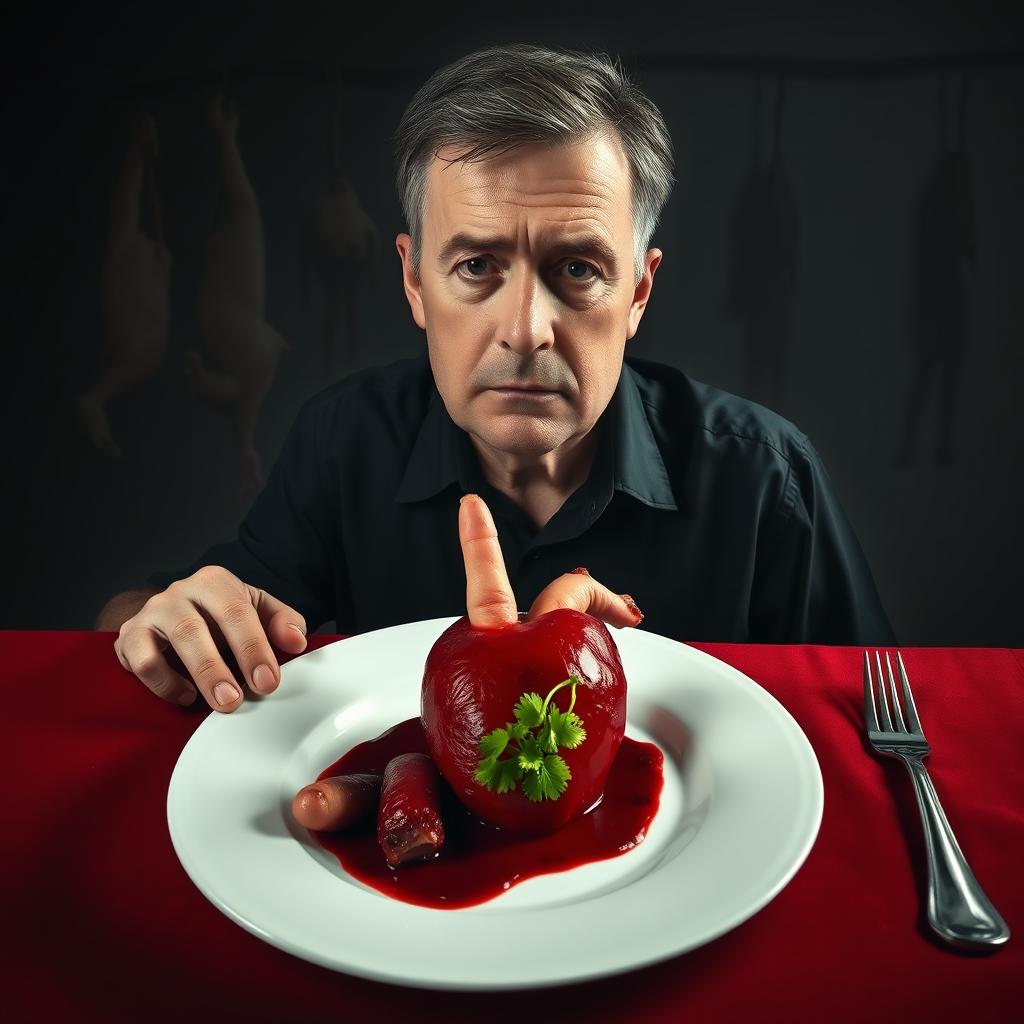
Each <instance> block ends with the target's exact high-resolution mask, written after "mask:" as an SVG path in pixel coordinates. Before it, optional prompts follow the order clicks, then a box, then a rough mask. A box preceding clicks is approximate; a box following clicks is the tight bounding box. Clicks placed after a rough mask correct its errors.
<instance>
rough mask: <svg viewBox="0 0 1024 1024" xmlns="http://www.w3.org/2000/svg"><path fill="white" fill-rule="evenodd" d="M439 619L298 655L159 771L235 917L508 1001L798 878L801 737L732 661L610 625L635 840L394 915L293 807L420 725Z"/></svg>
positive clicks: (284, 938) (209, 889) (211, 881)
mask: <svg viewBox="0 0 1024 1024" xmlns="http://www.w3.org/2000/svg"><path fill="white" fill-rule="evenodd" d="M453 621H454V620H453V619H432V620H429V621H426V622H414V623H410V624H408V625H403V626H393V627H391V628H390V629H382V630H377V631H376V632H373V633H364V634H362V635H360V636H355V637H352V638H350V639H348V640H344V641H341V642H339V643H335V644H331V645H329V646H327V647H323V648H320V649H319V650H316V651H312V652H310V653H309V654H305V655H303V656H302V657H300V658H297V659H295V660H294V661H291V662H289V663H288V664H287V665H285V666H284V668H283V670H282V679H281V686H280V688H279V689H278V691H277V692H276V693H274V694H272V695H271V696H270V697H268V698H266V699H265V700H260V701H256V700H250V699H247V700H246V702H245V704H244V705H243V706H242V707H241V708H239V710H238V711H236V712H235V713H234V714H231V715H217V714H211V715H210V716H209V717H208V718H207V719H206V721H205V722H203V724H202V725H201V726H200V727H199V728H198V729H197V730H196V732H195V733H194V734H193V736H192V738H191V739H190V740H189V742H188V743H187V744H186V746H185V749H184V750H183V751H182V752H181V756H180V757H179V759H178V763H177V765H176V766H175V769H174V773H173V775H172V776H171V784H170V788H169V791H168V794H167V821H168V825H169V827H170V833H171V840H172V842H173V843H174V849H175V851H176V852H177V855H178V857H179V859H180V860H181V863H182V865H183V866H184V868H185V870H186V871H187V872H188V874H189V875H190V876H191V878H192V880H193V881H194V882H195V884H196V885H197V886H198V887H199V889H200V890H201V891H202V892H203V894H204V895H205V896H206V897H207V898H208V899H209V900H210V901H211V902H212V903H213V904H214V905H215V906H217V907H218V908H219V909H220V910H222V911H223V912H224V913H225V914H227V915H228V916H229V917H230V918H231V919H232V920H234V921H236V922H237V923H238V924H240V925H241V926H242V927H243V928H246V929H247V930H248V931H250V932H252V933H253V934H254V935H257V936H259V937H260V938H261V939H264V940H265V941H266V942H269V943H271V944H272V945H274V946H277V947H278V948H280V949H283V950H285V951H286V952H288V953H292V954H294V955H295V956H299V957H303V958H304V959H306V960H311V961H312V962H314V963H317V964H322V965H323V966H325V967H330V968H332V969H334V970H339V971H346V972H348V973H350V974H357V975H361V976H363V977H367V978H374V979H376V980H379V981H386V982H392V983H395V984H400V985H416V986H423V987H427V988H438V989H514V988H526V987H538V986H545V985H556V984H561V983H565V982H574V981H581V980H584V979H587V978H596V977H601V976H604V975H609V974H616V973H618V972H621V971H627V970H630V969H632V968H636V967H640V966H643V965H645V964H650V963H654V962H656V961H659V960H664V959H666V958H668V957H671V956H675V955H676V954H678V953H683V952H685V951H686V950H689V949H693V948H694V947H696V946H699V945H701V944H703V943H705V942H708V941H710V940H711V939H714V938H716V937H717V936H719V935H721V934H722V933H723V932H726V931H728V930H729V929H731V928H734V927H736V925H738V924H740V922H742V921H744V920H746V919H747V918H748V917H750V916H751V915H752V914H754V913H756V912H757V911H758V910H760V909H761V907H763V906H764V905H765V904H766V903H768V901H769V900H771V899H772V897H774V896H775V895H776V894H777V893H778V892H779V890H780V889H782V887H783V886H784V885H785V884H786V883H787V882H788V881H789V880H790V879H791V878H792V877H793V875H794V874H795V873H796V871H797V869H798V868H799V867H800V865H801V864H802V863H803V861H804V858H805V857H806V856H807V854H808V852H809V851H810V849H811V846H812V844H813V843H814V839H815V836H816V835H817V833H818V826H819V825H820V823H821V812H822V804H823V790H822V782H821V772H820V770H819V768H818V762H817V759H816V758H815V756H814V751H813V750H812V749H811V745H810V743H808V741H807V738H806V737H805V736H804V734H803V732H802V731H801V730H800V727H799V726H798V725H797V724H796V722H794V721H793V719H792V718H791V717H790V715H789V713H788V712H787V711H786V710H785V708H783V707H782V705H781V704H779V703H778V701H776V700H775V698H774V697H772V696H771V695H770V694H768V693H767V692H766V691H765V690H763V689H762V688H761V687H759V686H758V685H757V684H756V683H754V682H753V681H752V680H750V679H748V678H747V677H746V676H744V675H743V674H741V673H740V672H737V671H736V670H735V669H733V668H731V667H730V666H729V665H726V664H724V663H723V662H721V661H718V660H717V659H715V658H712V657H711V656H710V655H707V654H704V653H703V652H701V651H697V650H695V649H694V648H692V647H687V646H685V645H684V644H680V643H677V642H676V641H675V640H669V639H667V638H665V637H662V636H656V635H654V634H651V633H645V632H643V631H641V630H628V629H627V630H621V631H619V630H616V631H614V636H615V640H616V643H617V644H618V647H619V652H620V654H621V656H622V663H623V666H624V668H625V670H626V678H627V680H628V686H629V691H628V698H627V725H626V735H627V736H632V737H633V738H634V739H639V740H648V741H651V742H654V743H656V744H658V746H659V747H660V748H661V749H662V750H663V751H664V753H665V785H664V790H663V792H662V798H661V804H660V806H659V809H658V813H657V815H656V816H655V818H654V821H653V822H652V823H651V825H650V828H649V830H648V835H647V838H646V840H645V841H644V842H643V843H641V844H640V845H639V846H638V847H636V848H635V849H633V850H631V851H630V852H628V853H625V854H623V855H622V856H619V857H614V858H612V859H611V860H605V861H600V862H598V863H595V864H587V865H584V866H583V867H580V868H574V869H572V870H570V871H565V872H560V873H557V874H550V875H543V876H540V877H538V878H531V879H528V880H527V881H525V882H522V883H520V884H519V885H516V886H513V887H512V888H511V889H509V890H508V891H507V892H505V893H503V894H502V895H501V896H499V897H497V898H496V899H494V900H491V901H489V902H487V903H483V904H480V905H478V906H475V907H469V908H466V909H462V910H435V909H430V908H426V907H418V906H413V905H411V904H407V903H402V902H399V901H396V900H393V899H391V898H390V897H388V896H385V895H383V894H382V893H379V892H377V891H376V890H374V889H370V888H368V887H366V886H364V885H363V884H361V883H360V882H358V881H356V880H355V879H353V878H352V877H351V876H349V875H347V874H346V873H345V872H344V870H343V869H342V868H341V866H340V865H339V864H338V862H337V860H336V859H335V858H334V857H332V856H331V855H330V854H328V853H327V852H326V851H324V850H323V849H322V848H321V847H320V846H319V845H317V844H316V843H315V842H313V840H312V839H311V838H310V837H309V835H308V833H306V832H305V830H304V829H301V828H300V827H299V826H297V825H296V824H295V823H294V821H292V819H291V815H290V811H289V808H290V806H291V799H292V797H293V796H294V795H295V793H296V792H297V791H298V790H299V789H301V788H302V787H303V786H304V785H306V784H307V783H309V782H311V781H313V780H314V779H315V778H316V776H317V775H318V774H319V773H320V772H321V771H322V770H323V769H324V768H326V767H327V766H328V765H329V764H331V763H332V762H333V761H335V760H337V759H338V758H339V757H340V756H341V755H342V754H343V753H344V752H345V751H346V750H348V749H350V748H351V747H353V746H355V745H356V744H357V743H361V742H363V741H364V740H368V739H372V738H373V737H375V736H377V735H379V734H380V733H381V732H383V731H384V730H385V729H388V728H390V727H391V726H392V725H394V724H396V723H397V722H400V721H402V720H404V719H407V718H412V717H415V716H416V715H418V714H419V701H420V682H421V679H422V675H423V663H424V661H425V659H426V656H427V651H428V650H429V649H430V647H431V645H432V644H433V642H434V640H436V639H437V637H438V635H439V634H440V633H441V631H442V630H443V629H444V628H445V627H447V626H448V625H449V624H450V623H451V622H453ZM546 934H547V935H550V934H557V936H558V942H557V955H551V950H552V948H553V947H552V946H551V944H550V943H547V942H538V941H537V939H538V937H539V936H543V935H546ZM496 935H500V936H501V942H500V944H496V943H495V942H494V938H495V936H496ZM499 945H500V949H499Z"/></svg>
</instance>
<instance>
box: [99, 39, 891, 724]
mask: <svg viewBox="0 0 1024 1024" xmlns="http://www.w3.org/2000/svg"><path fill="white" fill-rule="evenodd" d="M395 143H396V151H397V158H398V187H399V194H400V196H401V198H402V204H403V209H404V211H405V215H406V219H407V222H408V225H409V229H410V231H409V233H408V234H400V235H398V237H397V239H396V247H397V249H398V253H399V256H400V258H401V261H402V272H403V284H404V288H405V294H406V298H407V300H408V302H409V306H410V309H411V311H412V315H413V318H414V320H415V321H416V323H417V324H418V325H419V326H420V327H421V328H422V329H423V330H424V331H425V333H426V337H427V355H426V358H419V359H413V360H405V361H402V362H399V363H396V364H394V365H393V366H390V367H386V368H381V369H374V370H369V371H364V372H362V373H358V374H355V375H353V376H351V377H348V378H346V379H344V380H341V381H339V382H337V383H336V384H334V385H332V386H331V387H328V388H327V389H325V390H324V391H322V392H320V393H319V394H318V395H316V396H314V397H313V398H312V399H310V400H309V401H308V402H307V403H306V404H305V405H304V406H303V408H302V409H301V410H300V412H299V415H298V417H297V419H296V422H295V424H294V426H293V428H292V430H291V432H290V433H289V435H288V437H287V439H286V440H285V443H284V446H283V448H282V451H281V454H280V456H279V458H278V461H277V464H276V465H275V467H274V469H273V471H272V473H271V474H270V478H269V479H268V481H267V486H266V488H265V489H264V490H263V492H262V493H261V494H260V495H259V497H258V498H257V499H256V501H255V502H254V503H253V506H252V508H251V509H250V511H249V513H248V515H247V517H246V519H245V521H244V522H243V523H242V526H241V528H240V530H239V535H238V539H237V540H236V541H234V542H231V543H229V544H222V545H217V546H215V547H213V548H211V549H210V550H209V551H207V552H206V553H205V554H204V555H203V556H202V558H200V559H199V560H198V561H197V562H196V563H194V564H193V566H191V567H190V568H189V570H187V571H185V572H183V573H179V574H177V577H175V576H171V575H167V574H157V575H154V576H153V577H150V580H149V583H150V586H149V587H147V588H145V589H142V590H138V591H130V592H128V593H127V594H121V595H118V596H117V597H116V598H114V599H112V600H111V602H109V603H108V605H107V606H106V608H104V610H103V612H102V613H101V615H100V618H99V620H98V622H97V627H98V628H101V629H120V635H119V637H118V640H117V642H116V644H115V647H116V649H117V651H118V657H119V658H120V659H121V661H122V664H123V665H124V666H125V668H127V669H128V670H129V671H132V672H134V673H135V674H136V675H138V676H139V677H140V678H141V679H142V680H143V682H145V683H146V685H148V686H149V687H150V688H151V689H153V690H154V692H156V693H158V694H159V695H161V696H163V697H165V698H166V699H170V700H180V701H181V702H182V703H188V702H190V701H191V700H192V699H194V697H195V690H194V688H193V686H192V681H194V682H195V683H196V684H197V685H198V687H199V690H200V692H201V693H202V694H203V696H204V698H205V699H206V700H207V701H208V702H209V703H210V704H211V706H213V707H216V708H218V709H219V710H223V711H230V710H233V709H234V708H235V707H237V706H239V704H240V703H241V700H242V689H241V686H239V685H238V683H237V682H236V680H235V679H234V677H233V676H232V673H231V671H230V669H229V668H228V667H227V663H226V661H225V660H224V658H225V656H229V655H230V654H233V655H234V657H235V658H236V659H237V662H238V669H239V673H240V675H241V676H242V677H243V679H244V682H245V683H247V684H248V685H250V686H251V688H252V689H253V690H254V691H256V692H269V691H270V690H272V689H274V688H275V687H276V685H277V682H278V679H279V670H278V668H277V662H276V657H275V655H274V653H273V647H276V648H277V649H279V650H284V651H288V652H295V651H298V650H301V649H302V647H303V645H304V643H305V640H304V637H303V636H302V635H301V634H302V633H303V632H304V630H305V627H306V625H307V623H315V624H320V623H323V622H326V621H329V620H330V619H332V618H333V619H334V621H335V622H336V623H337V628H338V630H339V631H342V632H362V631H365V630H368V629H374V628H378V627H382V626H386V625H391V624H394V623H398V622H403V621H411V620H417V619H423V618H431V617H434V616H440V615H452V614H460V613H461V612H462V611H463V610H464V608H465V595H466V589H465V587H466V575H464V566H463V564H462V559H461V558H460V550H459V543H458V537H457V536H456V530H455V528H454V524H455V523H456V517H457V515H458V507H459V501H460V499H461V498H462V496H463V495H464V494H465V493H467V492H474V493H476V494H478V495H480V496H481V498H483V500H484V502H485V503H486V506H489V508H490V510H491V511H492V512H493V514H494V518H495V520H496V521H497V531H496V532H497V538H498V540H499V542H500V547H501V552H502V554H503V561H504V563H505V565H507V566H508V568H509V570H510V573H509V575H510V585H511V589H512V595H513V598H514V600H515V603H516V606H517V607H519V608H524V607H529V606H530V605H531V604H533V603H534V601H535V600H536V599H538V595H540V594H541V593H542V591H545V588H546V586H547V585H548V584H549V581H550V580H551V579H552V577H561V576H563V574H569V575H570V576H572V577H573V578H572V579H569V580H568V582H567V583H558V581H557V580H556V583H558V587H555V585H554V584H552V585H551V586H552V587H555V591H554V592H555V593H558V594H561V595H562V597H563V598H564V599H565V600H567V601H569V602H570V603H574V602H575V603H576V604H577V606H578V605H579V603H580V601H581V600H582V602H583V603H584V604H586V605H587V606H588V607H590V606H591V605H590V602H591V600H592V599H593V600H595V601H597V600H598V599H597V598H596V597H594V595H595V594H597V593H598V592H599V591H600V592H601V593H602V594H604V595H605V597H604V598H603V600H604V604H605V606H607V605H608V604H609V601H610V603H611V604H612V605H616V604H617V602H616V601H615V600H611V599H609V598H608V597H607V595H608V594H611V593H612V592H614V591H619V590H629V591H630V592H631V593H632V594H634V595H636V597H637V599H638V601H639V603H640V605H641V606H643V608H644V609H645V612H646V614H647V618H646V622H647V628H649V629H651V630H653V631H654V632H657V633H662V634H665V635H668V636H673V637H677V638H679V639H702V640H734V641H761V642H786V641H788V642H815V641H817V642H822V643H868V642H870V643H876V644H885V643H889V642H891V640H892V633H891V629H890V627H889V623H888V621H887V619H886V616H885V613H884V611H883V610H882V607H881V604H880V602H879V599H878V595H877V592H876V590H875V586H874V583H873V581H872V579H871V574H870V571H869V569H868V566H867V564H866V561H865V559H864V556H863V553H862V552H861V549H860V546H859V545H858V543H857V541H856V538H855V537H854V535H853V532H852V530H851V529H850V526H849V524H848V522H847V521H846V518H845V517H844V515H843V513H842V510H841V509H840V507H839V505H838V503H837V501H836V499H835V497H834V495H833V493H832V490H831V486H830V484H829V482H828V478H827V476H826V474H825V471H824V468H823V467H822V465H821V462H820V459H819V458H818V456H817V453H816V452H815V451H814V449H813V447H812V446H811V444H810V442H809V441H808V440H807V438H806V437H805V436H804V435H803V434H802V433H801V432H800V431H799V430H797V429H796V428H795V427H794V426H793V425H792V424H790V423H788V422H786V421H785V420H783V419H782V418H781V417H778V416H776V415H775V414H773V413H771V412H769V411H768V410H766V409H763V408H761V407H760V406H757V405H754V404H753V403H750V402H746V401H744V400H742V399H739V398H736V397H735V396H732V395H728V394H725V393H724V392H720V391H717V390H715V389H713V388H710V387H707V386H705V385H703V384H699V383H698V382H696V381H693V380H691V379H689V378H688V377H686V376H685V375H684V374H683V373H681V372H679V371H677V370H674V369H671V368H669V367H665V366H659V365H657V364H654V363H649V362H644V361H640V360H631V361H630V362H629V363H624V351H625V345H626V342H627V341H628V340H629V339H630V338H632V337H633V336H634V335H635V334H636V331H637V327H638V326H639V323H640V319H641V317H642V316H643V312H644V309H645V308H646V305H647V302H648V301H649V299H650V296H651V291H652V288H653V283H654V276H655V273H656V271H657V269H658V266H659V265H660V263H661V259H662V252H661V250H659V249H656V248H648V244H649V242H650V239H651V236H652V234H653V231H654V227H655V224H656V223H657V219H658V216H659V214H660V211H661V209H662V207H663V205H664V203H665V201H666V199H667V197H668V194H669V191H670V189H671V184H672V181H673V178H672V148H671V140H670V139H669V136H668V132H667V129H666V128H665V124H664V121H663V120H662V118H661V115H660V114H659V112H658V111H657V109H656V108H655V107H654V105H653V104H652V103H651V102H650V100H648V99H647V98H646V97H645V96H644V95H643V94H642V93H641V92H640V91H639V90H638V89H636V87H635V86H633V85H632V83H630V82H629V80H628V79H627V78H626V77H625V75H624V74H623V72H622V69H621V67H619V66H618V65H617V64H613V63H612V62H611V61H610V60H608V59H607V58H606V57H604V56H603V55H591V54H582V53H570V52H560V51H552V50H547V49H541V48H537V47H531V46H524V45H515V46H506V47H498V48H492V49H488V50H483V51H479V52H477V53H474V54H470V55H469V56H468V57H465V58H463V59H462V60H460V61H457V62H456V63H455V64H453V65H450V66H449V67H446V68H443V69H441V70H440V71H439V72H437V73H436V74H435V75H433V76H432V77H431V79H430V80H429V81H428V82H427V83H426V84H425V85H424V86H423V87H422V88H421V90H420V91H419V93H417V95H416V96H415V97H414V99H413V101H412V102H411V103H410V105H409V107H408V108H407V110H406V112H405V114H404V115H403V118H402V121H401V123H400V125H399V129H398V132H397V133H396V138H395ZM464 518H465V517H464ZM460 526H461V527H462V529H463V536H462V541H463V542H465V541H466V539H467V537H466V530H467V529H469V526H467V524H466V523H465V522H461V523H460ZM478 526H479V523H478ZM484 527H486V523H485V524H484ZM484 527H480V529H484ZM577 566H586V567H588V568H589V569H590V570H591V572H592V573H593V576H592V577H590V576H584V575H582V574H578V573H572V572H571V569H572V568H573V567H577ZM465 572H467V573H468V572H471V567H470V566H469V565H467V566H466V567H465ZM597 579H600V580H602V581H603V582H604V583H605V584H607V585H608V587H610V588H611V589H610V590H605V588H604V587H600V586H599V585H598V584H597V583H596V580H597ZM559 587H562V588H567V589H563V590H559V589H558V588H559ZM579 588H584V589H583V590H580V589H579ZM547 593H548V594H549V595H550V593H552V592H551V591H547ZM581 593H582V595H583V596H582V598H581V597H580V594H581ZM545 600H547V598H546V599H545ZM617 601H618V602H621V603H619V604H618V606H617V608H616V611H615V615H617V616H619V617H620V618H621V619H622V621H620V622H616V624H620V625H621V624H626V623H628V622H629V621H630V619H632V621H633V622H636V621H638V618H637V617H636V616H634V615H633V613H632V611H631V609H630V605H631V604H632V601H631V599H630V600H626V598H625V597H624V596H623V597H621V598H619V599H617ZM485 603H486V602H485ZM497 603H498V605H499V606H501V607H502V608H503V607H504V604H505V603H507V594H506V595H505V596H504V597H500V598H499V599H498V601H497ZM634 607H635V605H634ZM534 610H535V611H536V609H534ZM506 611H507V609H506ZM627 612H628V613H629V614H628V615H627ZM502 614H505V612H504V611H503V612H502ZM168 648H173V653H174V654H175V655H176V656H177V657H178V658H179V659H180V661H181V663H182V666H183V668H184V669H185V670H186V671H187V673H188V674H189V675H190V676H191V680H192V681H190V680H189V679H187V678H186V675H185V674H184V673H182V672H178V671H177V670H176V669H175V667H174V665H173V664H172V661H171V660H169V657H168V655H169V652H168Z"/></svg>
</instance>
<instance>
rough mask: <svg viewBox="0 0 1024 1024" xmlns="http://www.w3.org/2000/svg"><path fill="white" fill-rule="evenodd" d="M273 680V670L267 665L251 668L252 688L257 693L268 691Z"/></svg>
mask: <svg viewBox="0 0 1024 1024" xmlns="http://www.w3.org/2000/svg"><path fill="white" fill-rule="evenodd" d="M275 682H276V680H275V679H274V670H273V669H272V668H271V667H270V666H269V665H257V666H256V667H255V668H254V669H253V670H252V688H253V689H254V690H255V691H256V692H257V693H270V691H271V690H272V689H273V687H274V683H275Z"/></svg>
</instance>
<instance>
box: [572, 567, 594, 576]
mask: <svg viewBox="0 0 1024 1024" xmlns="http://www.w3.org/2000/svg"><path fill="white" fill-rule="evenodd" d="M573 572H574V573H576V574H577V575H578V576H589V575H590V573H589V572H587V570H586V567H585V566H582V565H577V566H576V568H575V569H573Z"/></svg>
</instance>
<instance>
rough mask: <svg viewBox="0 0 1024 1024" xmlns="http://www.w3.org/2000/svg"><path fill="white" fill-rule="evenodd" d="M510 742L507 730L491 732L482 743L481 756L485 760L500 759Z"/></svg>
mask: <svg viewBox="0 0 1024 1024" xmlns="http://www.w3.org/2000/svg"><path fill="white" fill-rule="evenodd" d="M508 740H509V735H508V730H507V729H495V730H494V732H489V733H488V734H487V735H486V736H485V737H484V738H483V739H482V740H481V741H480V756H481V757H483V758H485V759H486V758H494V757H498V756H499V755H500V754H502V753H503V752H504V750H505V748H506V747H507V746H508Z"/></svg>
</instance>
